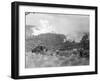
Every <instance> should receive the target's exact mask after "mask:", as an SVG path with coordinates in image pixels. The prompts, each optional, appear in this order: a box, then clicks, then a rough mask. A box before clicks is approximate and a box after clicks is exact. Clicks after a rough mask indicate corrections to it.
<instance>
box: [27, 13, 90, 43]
mask: <svg viewBox="0 0 100 81" xmlns="http://www.w3.org/2000/svg"><path fill="white" fill-rule="evenodd" d="M26 25H31V26H33V27H32V30H33V33H32V34H33V35H39V34H42V33H59V34H64V35H65V36H67V38H68V39H72V40H75V41H79V40H80V39H81V37H82V35H83V33H84V32H89V16H88V15H75V14H50V13H49V14H48V13H30V14H28V15H26Z"/></svg>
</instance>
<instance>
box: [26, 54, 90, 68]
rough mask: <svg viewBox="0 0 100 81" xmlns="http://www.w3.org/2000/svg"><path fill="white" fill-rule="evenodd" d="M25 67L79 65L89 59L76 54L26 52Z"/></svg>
mask: <svg viewBox="0 0 100 81" xmlns="http://www.w3.org/2000/svg"><path fill="white" fill-rule="evenodd" d="M25 55H26V62H25V67H26V68H34V67H61V66H79V65H89V59H87V58H81V57H79V56H78V55H76V54H70V55H66V56H60V55H56V54H53V55H50V54H49V52H47V53H46V54H40V53H32V52H26V54H25Z"/></svg>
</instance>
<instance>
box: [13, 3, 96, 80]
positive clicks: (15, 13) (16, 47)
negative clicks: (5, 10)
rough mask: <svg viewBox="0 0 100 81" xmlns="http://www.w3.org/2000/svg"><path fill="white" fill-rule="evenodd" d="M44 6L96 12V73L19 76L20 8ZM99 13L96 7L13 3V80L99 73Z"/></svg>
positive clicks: (94, 72)
mask: <svg viewBox="0 0 100 81" xmlns="http://www.w3.org/2000/svg"><path fill="white" fill-rule="evenodd" d="M20 5H24V6H42V7H56V8H73V9H89V10H95V71H88V72H75V73H59V74H43V75H25V76H20V75H19V6H20ZM97 13H98V9H97V7H96V6H81V5H67V4H66V5H65V4H49V3H33V2H32V3H31V2H12V4H11V78H13V79H27V78H43V77H58V76H73V75H89V74H97V73H98V62H97V60H98V59H97V58H98V55H97V51H98V48H97V45H98V41H97V40H98V39H97V37H98V35H97V30H98V28H97V24H98V23H97V22H98V21H97V18H98V17H97Z"/></svg>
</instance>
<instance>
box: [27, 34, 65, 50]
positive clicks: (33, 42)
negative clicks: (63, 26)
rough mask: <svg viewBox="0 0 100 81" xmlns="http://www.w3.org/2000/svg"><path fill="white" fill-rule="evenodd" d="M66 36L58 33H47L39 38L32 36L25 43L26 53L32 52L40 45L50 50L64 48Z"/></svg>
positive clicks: (38, 36)
mask: <svg viewBox="0 0 100 81" xmlns="http://www.w3.org/2000/svg"><path fill="white" fill-rule="evenodd" d="M65 38H66V37H65V35H63V34H56V33H45V34H40V35H37V36H34V35H33V36H32V37H30V38H28V39H26V41H25V43H26V44H25V49H26V51H31V49H32V48H34V47H35V46H38V45H44V46H46V47H47V48H48V49H52V48H53V49H58V48H60V47H62V46H63V44H64V39H65Z"/></svg>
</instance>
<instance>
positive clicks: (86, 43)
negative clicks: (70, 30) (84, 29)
mask: <svg viewBox="0 0 100 81" xmlns="http://www.w3.org/2000/svg"><path fill="white" fill-rule="evenodd" d="M80 45H81V48H83V49H84V50H89V34H88V33H85V34H84V35H83V37H82V39H81V41H80Z"/></svg>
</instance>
